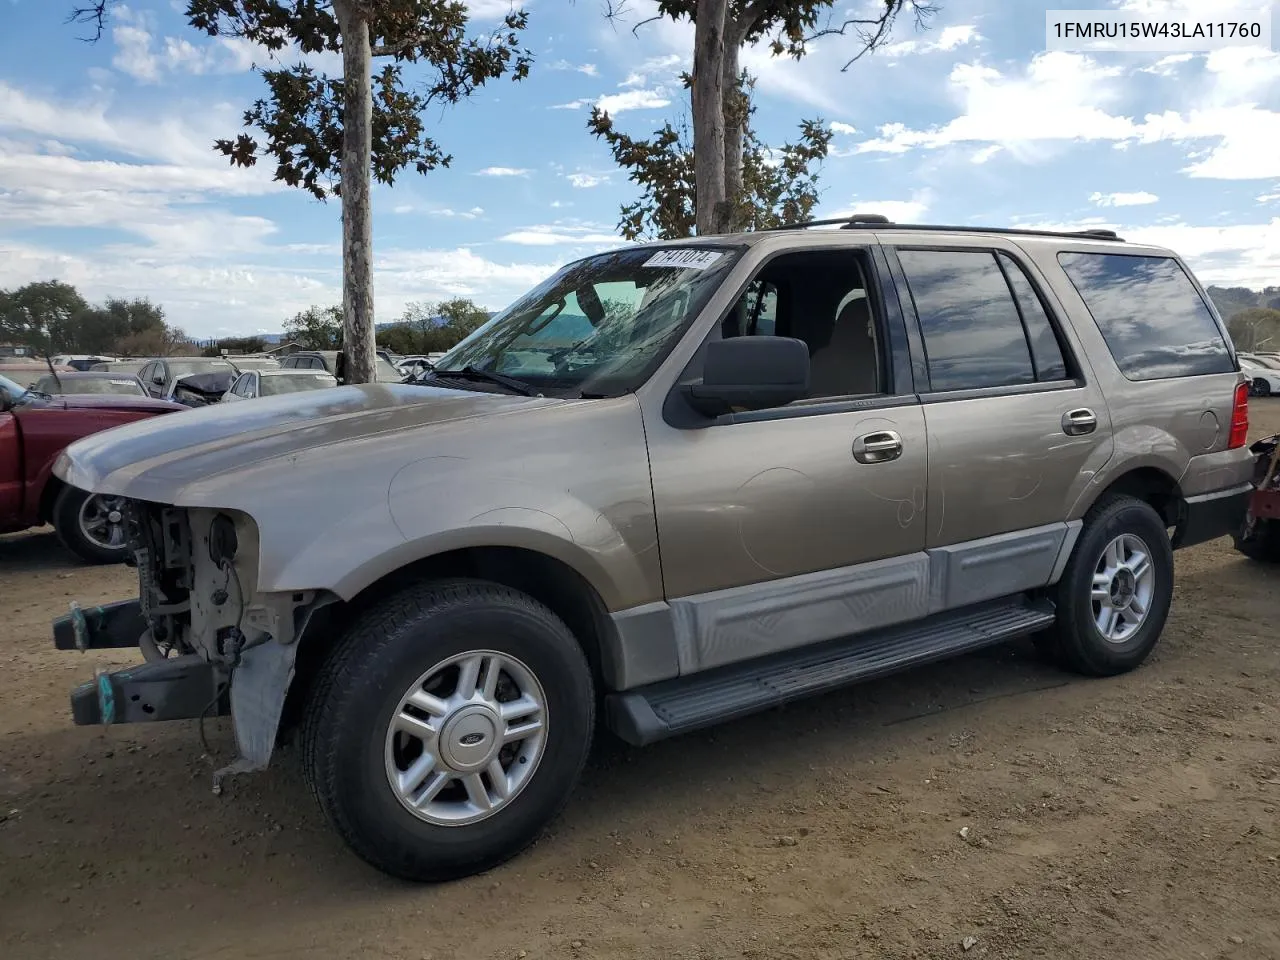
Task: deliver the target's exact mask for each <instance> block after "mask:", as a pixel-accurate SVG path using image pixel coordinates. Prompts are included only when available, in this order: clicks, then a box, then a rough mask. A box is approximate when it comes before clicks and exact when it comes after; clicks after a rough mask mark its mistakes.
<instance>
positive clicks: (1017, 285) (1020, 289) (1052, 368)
mask: <svg viewBox="0 0 1280 960" xmlns="http://www.w3.org/2000/svg"><path fill="white" fill-rule="evenodd" d="M996 259H998V260H999V261H1000V266H1002V267H1003V268H1004V275H1005V278H1006V279H1007V280H1008V281H1009V288H1010V289H1011V290H1012V291H1013V299H1014V301H1015V302H1016V303H1017V304H1018V312H1019V313H1021V314H1022V325H1023V326H1024V327H1026V330H1027V340H1028V342H1029V343H1030V344H1031V359H1032V360H1033V361H1035V365H1036V379H1037V380H1065V379H1066V378H1067V364H1066V361H1065V360H1064V359H1063V354H1062V344H1060V343H1059V342H1058V335H1057V333H1056V332H1055V331H1054V329H1053V323H1052V321H1050V319H1049V314H1048V312H1047V311H1046V310H1045V308H1044V303H1043V301H1041V299H1040V295H1039V294H1038V293H1036V288H1035V287H1034V286H1032V284H1031V278H1030V277H1028V276H1027V274H1026V271H1025V270H1023V269H1022V265H1021V264H1020V263H1018V262H1017V261H1016V260H1014V259H1013V257H1011V256H1009V255H1008V254H1005V253H998V254H996Z"/></svg>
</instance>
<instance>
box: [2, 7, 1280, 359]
mask: <svg viewBox="0 0 1280 960" xmlns="http://www.w3.org/2000/svg"><path fill="white" fill-rule="evenodd" d="M863 2H870V0H851V3H850V6H856V5H857V4H858V3H863ZM1277 2H1278V0H1270V2H1269V3H1268V4H1267V6H1268V8H1269V9H1272V10H1274V7H1275V6H1276V4H1277ZM937 4H938V6H939V7H940V13H939V15H938V16H937V17H936V18H935V19H934V21H933V23H932V25H931V27H930V29H929V30H927V31H925V32H916V31H915V30H914V29H913V27H912V25H911V23H910V22H908V21H906V20H904V21H903V23H901V24H900V25H899V27H898V28H897V31H896V34H895V36H894V38H893V40H894V42H893V44H892V45H891V46H889V47H887V48H885V49H883V50H881V51H880V52H879V53H877V54H876V55H875V56H873V57H871V58H868V59H864V60H862V61H860V62H859V63H857V64H855V65H854V66H853V67H852V68H851V69H850V70H848V71H847V72H841V70H840V66H841V64H842V63H843V62H844V60H846V59H847V50H848V45H849V41H844V40H842V39H841V38H833V39H830V40H826V41H823V43H821V44H819V45H818V46H817V47H816V48H815V50H814V52H813V53H812V54H811V55H810V56H809V57H807V58H805V59H804V60H802V61H799V62H796V61H792V60H787V59H774V58H772V57H770V56H769V55H768V53H767V51H764V50H752V51H747V53H746V54H745V56H744V64H745V65H746V66H747V67H748V68H749V69H751V70H752V72H753V73H755V74H756V75H757V77H758V84H757V103H758V107H759V110H758V114H757V126H758V127H759V129H760V132H761V134H762V135H763V136H764V138H765V139H766V140H767V141H768V142H770V143H777V144H781V143H782V142H784V141H785V140H786V139H788V138H789V137H790V136H791V135H792V134H793V132H794V130H795V127H796V124H797V123H798V122H799V121H800V120H801V119H805V118H815V117H820V118H822V119H824V120H825V121H827V122H828V123H832V124H833V125H834V127H835V130H836V131H837V132H836V136H835V138H834V141H833V148H834V150H833V154H834V155H833V156H832V157H830V158H829V159H828V161H827V162H826V164H825V166H824V168H823V172H822V182H821V189H822V201H821V204H820V206H819V209H818V214H819V215H827V216H830V215H837V214H840V213H844V212H849V211H853V210H855V209H856V210H861V211H866V212H879V213H885V214H888V215H889V216H891V217H893V218H895V219H899V220H904V221H907V220H917V221H920V220H924V221H928V222H941V223H961V224H963V223H984V224H1027V225H1030V224H1034V225H1063V226H1066V225H1076V226H1078V225H1109V226H1113V227H1116V228H1118V229H1120V230H1122V231H1123V232H1124V234H1125V235H1126V236H1128V237H1132V238H1135V239H1141V240H1144V241H1152V242H1158V243H1163V244H1167V245H1169V246H1172V247H1174V248H1175V249H1177V250H1179V251H1180V252H1182V253H1183V254H1184V255H1185V256H1186V257H1187V258H1188V259H1189V260H1190V261H1191V263H1192V265H1193V266H1194V267H1195V269H1196V270H1197V272H1198V273H1199V274H1200V276H1201V278H1202V279H1203V280H1204V281H1205V282H1206V283H1224V284H1240V285H1247V286H1255V287H1257V286H1262V285H1267V284H1272V285H1280V55H1277V54H1275V53H1273V52H1271V51H1268V50H1262V49H1255V50H1249V49H1235V50H1224V51H1217V52H1214V53H1211V54H1207V55H1206V54H1198V55H1186V54H1183V55H1168V54H1164V55H1161V54H1147V55H1143V54H1096V55H1083V54H1071V53H1047V52H1045V49H1044V48H1045V36H1044V22H1045V20H1044V11H1045V10H1046V9H1050V8H1061V7H1064V6H1070V7H1077V8H1084V7H1096V8H1112V7H1127V8H1132V9H1139V10H1151V11H1159V10H1162V9H1164V8H1167V7H1172V6H1173V4H1169V3H1166V2H1165V0H1074V2H1073V3H1071V4H1066V3H1063V2H1061V0H1058V2H1052V0H1050V2H1045V0H1016V2H1015V0H937ZM1259 5H1260V0H1253V2H1252V3H1242V4H1232V6H1253V7H1257V6H1259ZM71 6H73V3H72V0H0V287H12V286H16V285H19V284H22V283H25V282H28V281H31V280H41V279H49V278H58V279H62V280H65V281H67V282H70V283H74V284H75V285H76V286H78V287H79V288H80V289H81V291H82V292H84V293H85V294H86V295H87V296H88V297H90V298H91V299H99V298H102V297H105V296H115V295H124V296H150V297H151V298H153V299H155V300H158V301H159V302H161V303H163V304H164V305H165V307H166V309H167V311H168V314H169V316H170V318H171V320H172V321H173V322H175V323H177V324H178V325H180V326H182V327H183V328H184V329H186V330H187V332H188V333H190V334H192V335H196V336H200V337H209V336H217V335H227V334H234V333H246V332H252V331H275V330H278V329H280V327H281V323H282V321H283V320H284V319H285V318H286V317H288V316H290V315H291V314H293V313H294V312H296V311H298V310H300V309H303V308H305V307H306V306H308V305H309V304H312V303H320V304H325V303H333V302H337V301H338V300H339V299H340V275H341V271H340V259H339V250H338V245H337V244H338V241H339V236H340V211H339V208H338V205H337V203H336V202H330V203H327V204H322V203H319V202H317V201H315V200H313V199H311V198H310V197H309V196H307V195H305V194H303V193H302V192H300V191H297V190H291V189H289V188H286V187H283V186H281V185H279V184H275V183H273V182H272V181H271V180H270V171H269V169H262V168H261V167H260V168H255V169H254V170H252V171H244V170H238V169H231V168H229V167H228V166H227V164H226V161H225V160H223V159H222V158H221V157H219V156H217V155H215V154H214V153H213V150H212V146H211V145H212V141H213V140H214V138H215V137H226V136H232V135H234V134H235V133H237V132H238V131H239V129H240V115H241V113H242V111H243V110H244V108H245V107H246V106H247V105H248V104H249V103H250V102H251V101H252V100H253V99H254V98H255V97H257V96H258V95H260V93H261V90H262V82H261V79H260V78H259V77H258V76H256V75H255V74H254V73H253V72H252V67H253V65H254V63H255V62H257V63H264V62H267V61H266V58H265V55H264V54H263V53H262V52H261V51H258V50H255V49H253V48H252V47H250V46H249V45H247V44H245V43H243V42H240V41H236V40H233V39H219V40H209V39H207V38H205V37H203V36H201V35H199V34H197V33H196V32H195V31H193V30H192V29H191V28H189V27H188V26H187V25H186V23H185V21H184V19H183V17H182V16H181V12H180V11H181V9H182V7H183V4H181V3H178V2H168V0H136V2H133V3H130V4H128V5H127V6H124V7H122V8H117V10H116V15H115V18H114V20H113V22H112V26H111V29H110V31H109V32H108V34H107V35H106V36H104V37H103V39H102V41H101V42H100V43H98V44H96V45H90V44H86V43H83V42H81V40H79V39H78V37H79V36H80V35H81V34H82V31H81V30H79V29H78V28H76V27H72V26H68V25H66V23H65V22H64V20H65V16H66V13H67V10H68V9H69V8H70V7H71ZM1178 6H1180V7H1183V8H1186V7H1191V8H1192V9H1193V10H1194V9H1199V10H1200V11H1202V12H1206V13H1208V12H1213V11H1215V10H1217V9H1218V8H1219V7H1220V6H1221V3H1219V2H1217V0H1182V2H1181V3H1179V4H1178ZM470 7H471V9H472V12H473V16H474V18H475V20H476V25H477V27H478V28H481V27H484V26H485V25H486V24H492V23H493V22H494V19H495V18H496V17H499V16H501V15H502V14H503V13H505V12H506V10H507V9H508V4H507V2H506V0H474V2H473V3H471V4H470ZM525 9H527V10H528V12H529V16H530V29H529V31H528V35H527V42H528V45H529V46H530V47H531V48H532V49H533V51H534V53H535V55H536V57H537V62H536V63H535V64H534V68H533V70H532V73H531V75H530V77H529V78H528V79H527V80H526V81H524V82H522V83H518V84H516V83H511V82H509V81H499V82H497V83H495V84H493V85H491V86H490V87H487V88H485V89H484V90H483V91H481V92H480V94H479V95H478V96H477V97H476V98H475V99H474V100H473V101H471V102H468V103H464V104H462V105H459V106H457V107H453V108H449V109H447V110H440V111H434V112H432V113H431V114H430V115H429V116H428V122H429V125H430V127H431V129H432V131H433V133H434V135H435V136H436V137H437V139H438V140H439V142H440V143H441V145H442V146H443V147H444V148H445V149H446V150H447V151H448V152H450V153H452V155H453V158H454V161H453V166H452V168H450V169H447V170H438V171H435V172H433V173H431V174H429V175H427V176H425V177H423V176H418V175H417V174H412V173H405V174H403V175H402V176H401V178H400V179H399V180H398V182H397V183H396V185H395V186H394V187H392V188H385V187H379V188H378V189H377V190H376V191H375V194H374V247H375V259H376V270H377V277H376V297H377V313H378V317H379V320H389V319H393V318H394V317H395V316H396V315H398V314H399V312H400V311H401V310H402V309H403V306H404V304H405V303H406V302H407V301H411V300H433V299H438V298H441V297H446V296H451V295H463V296H469V297H472V298H473V299H475V300H476V301H477V302H479V303H481V304H482V305H484V306H487V307H491V308H498V307H501V306H504V305H505V304H506V303H508V302H510V301H511V300H513V299H514V298H515V297H516V295H518V294H519V293H520V292H521V291H522V290H523V289H525V288H527V287H529V286H531V285H533V284H534V283H536V282H538V281H539V280H541V279H542V278H543V277H545V276H546V275H547V274H548V273H550V272H551V271H552V270H553V269H554V268H555V267H556V266H558V265H559V264H561V263H563V262H565V261H566V260H569V259H572V258H574V257H577V256H581V255H583V254H585V253H589V252H592V251H594V250H599V249H602V248H604V247H608V246H611V245H614V244H616V243H617V241H616V240H615V239H614V232H615V224H616V222H617V218H618V207H619V205H620V204H621V203H625V202H627V201H629V200H632V199H634V197H635V191H634V189H633V187H632V185H631V184H630V183H628V182H627V180H626V179H625V176H624V175H622V174H620V173H619V171H618V170H617V169H616V168H615V167H614V166H613V164H612V162H611V160H610V157H609V154H608V152H607V149H606V147H605V146H604V145H603V144H602V143H600V142H598V141H596V140H595V139H594V138H593V137H592V136H591V135H590V134H589V133H588V132H587V130H586V120H587V115H588V113H589V110H590V106H591V104H593V103H599V104H601V105H602V106H604V107H605V108H606V109H608V110H610V112H611V113H612V114H613V115H614V117H615V120H616V122H617V124H618V125H619V126H620V127H621V128H622V129H624V130H626V131H627V132H630V133H633V134H645V133H648V132H650V131H652V130H654V129H656V128H657V127H659V126H660V125H661V124H662V123H663V121H665V120H666V119H668V118H671V119H678V118H679V117H680V116H681V115H682V114H683V113H684V112H686V110H687V106H686V98H685V96H684V91H683V90H682V89H681V88H680V86H679V81H678V79H677V76H678V74H679V72H680V71H681V70H682V69H684V68H685V66H686V62H687V57H688V55H689V52H690V50H691V49H692V29H691V28H690V27H689V26H688V25H687V24H673V23H671V22H667V21H664V22H657V23H650V24H648V25H645V26H642V27H640V28H639V29H638V30H637V31H636V33H635V34H633V33H632V31H631V30H630V29H629V26H628V25H627V24H623V25H615V24H611V23H610V22H609V21H607V20H606V19H605V17H604V15H603V3H602V0H575V2H572V3H565V2H560V0H555V2H553V0H531V2H529V3H527V4H525ZM629 9H630V13H629V18H630V22H635V21H639V20H643V19H645V18H646V17H647V16H648V15H649V14H650V13H651V11H652V0H630V2H629ZM837 9H838V10H843V9H844V8H843V7H842V6H838V7H837ZM315 62H316V63H317V64H318V65H320V66H326V67H329V68H334V67H336V66H337V63H336V62H335V60H334V59H333V58H324V57H321V58H315Z"/></svg>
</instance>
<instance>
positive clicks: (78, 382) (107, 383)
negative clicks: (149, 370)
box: [35, 377, 146, 397]
mask: <svg viewBox="0 0 1280 960" xmlns="http://www.w3.org/2000/svg"><path fill="white" fill-rule="evenodd" d="M35 389H36V391H37V392H39V393H53V394H63V395H66V394H69V393H115V394H132V395H133V396H135V397H136V396H145V395H146V391H145V390H143V389H142V385H141V384H140V383H138V381H137V380H131V379H129V378H128V377H59V378H58V379H57V380H54V378H53V377H41V378H40V380H39V381H38V382H37V383H36V386H35Z"/></svg>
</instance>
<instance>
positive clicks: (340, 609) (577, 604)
mask: <svg viewBox="0 0 1280 960" xmlns="http://www.w3.org/2000/svg"><path fill="white" fill-rule="evenodd" d="M458 577H465V578H472V579H476V580H484V581H488V582H490V583H498V584H501V585H503V586H506V587H510V588H511V589H513V590H519V591H520V592H522V593H525V594H527V595H529V596H530V597H532V598H533V599H535V600H537V601H538V602H539V603H541V604H543V605H544V606H546V607H547V608H548V609H549V610H551V612H552V613H554V614H555V615H556V616H558V617H559V618H560V619H561V620H563V621H564V623H565V626H567V627H568V628H569V631H570V633H572V634H573V636H574V638H575V639H576V640H577V641H578V645H579V646H580V647H581V648H582V651H583V653H584V654H585V655H586V658H587V662H588V664H590V667H591V672H592V675H593V676H594V678H595V680H596V683H597V688H598V689H600V690H601V691H603V689H604V685H603V679H604V677H605V676H607V675H608V667H607V664H606V663H605V662H604V658H605V657H607V656H608V651H609V649H610V648H611V644H610V643H609V642H608V637H609V634H610V632H611V631H612V630H613V629H614V627H613V621H612V620H611V619H610V618H609V615H608V609H607V607H606V606H605V603H604V601H603V600H602V599H601V597H600V594H599V592H598V591H597V590H596V588H595V587H594V586H593V585H592V584H591V582H590V581H589V580H588V579H587V578H586V577H585V576H583V575H582V574H581V573H580V572H579V571H578V570H576V569H574V568H573V567H572V566H571V565H569V564H568V563H566V562H565V561H563V560H560V559H558V558H556V557H553V556H551V555H550V554H547V553H542V552H540V551H537V550H533V549H529V548H526V547H509V546H473V547H461V548H457V549H453V550H447V551H444V552H441V553H437V554H433V555H431V556H427V557H422V558H420V559H418V560H415V561H413V562H412V563H409V564H406V565H405V566H403V567H400V568H399V569H397V570H393V571H392V572H390V573H388V574H385V575H384V576H382V577H380V578H378V579H377V580H375V581H373V582H372V583H369V584H368V585H366V586H365V587H363V588H362V589H361V590H360V591H359V592H358V593H356V594H355V595H353V596H352V597H351V598H350V599H349V600H339V601H337V602H334V603H331V604H329V605H327V606H324V607H322V608H320V609H318V610H317V611H316V613H315V614H314V616H312V617H311V619H310V620H309V621H308V623H307V627H306V629H305V630H304V632H303V634H302V635H301V636H300V637H299V638H298V641H297V642H298V644H299V646H298V653H297V659H296V662H295V665H294V680H293V682H292V683H291V684H290V686H289V692H288V694H287V696H286V700H285V710H284V716H283V718H282V721H281V729H282V731H284V730H288V729H292V728H293V727H295V726H296V724H297V722H298V720H299V719H300V718H301V716H302V712H303V708H304V706H305V704H306V702H307V700H308V698H309V697H310V694H311V690H312V688H313V683H314V681H315V679H316V677H317V675H318V674H319V672H320V668H321V667H322V666H323V664H324V661H325V659H326V657H327V656H328V653H329V651H330V650H331V649H332V646H333V641H334V640H335V639H336V638H337V637H338V636H339V635H340V634H341V633H342V631H343V630H344V629H345V628H346V626H347V625H348V624H349V623H351V622H352V621H353V620H354V619H356V618H357V617H359V616H360V614H361V613H363V612H364V611H366V610H368V609H369V608H370V607H372V606H374V605H375V604H377V603H378V602H379V601H380V600H382V599H384V598H386V597H388V596H391V595H392V594H394V593H395V592H397V591H398V590H401V589H403V588H404V587H406V586H408V585H410V584H414V583H421V582H423V581H429V580H444V579H453V578H458ZM317 641H319V642H317Z"/></svg>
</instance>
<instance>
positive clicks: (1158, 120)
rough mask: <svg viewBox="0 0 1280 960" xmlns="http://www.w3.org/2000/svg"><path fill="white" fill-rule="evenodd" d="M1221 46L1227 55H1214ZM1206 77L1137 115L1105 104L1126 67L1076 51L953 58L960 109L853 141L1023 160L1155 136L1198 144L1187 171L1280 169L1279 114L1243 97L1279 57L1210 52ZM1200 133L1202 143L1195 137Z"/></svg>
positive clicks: (1255, 174) (1240, 174)
mask: <svg viewBox="0 0 1280 960" xmlns="http://www.w3.org/2000/svg"><path fill="white" fill-rule="evenodd" d="M1218 54H1223V56H1218ZM1206 71H1207V73H1208V80H1209V82H1208V83H1207V84H1204V85H1200V86H1197V87H1196V90H1197V92H1198V93H1199V97H1198V99H1196V100H1192V101H1188V100H1185V99H1184V101H1183V103H1184V108H1183V110H1182V111H1174V110H1168V111H1165V112H1164V113H1161V114H1148V115H1147V116H1145V117H1143V118H1142V119H1141V120H1137V119H1134V118H1133V117H1129V116H1124V115H1119V114H1114V113H1112V112H1110V110H1109V108H1110V107H1111V106H1112V105H1113V104H1115V103H1117V102H1118V101H1119V100H1120V99H1121V97H1122V96H1123V94H1124V91H1125V86H1124V79H1123V77H1124V71H1123V68H1121V67H1118V66H1113V65H1105V66H1104V65H1102V64H1100V63H1099V62H1098V61H1096V60H1095V59H1093V58H1090V57H1087V56H1084V55H1082V54H1075V53H1063V52H1051V53H1044V54H1040V55H1038V56H1036V57H1035V58H1034V59H1032V61H1031V63H1030V64H1028V65H1027V67H1026V68H1025V70H1024V71H1023V72H1022V73H1021V74H1020V75H1017V74H1015V75H1012V76H1010V75H1005V74H1002V73H1001V72H1000V71H998V70H996V69H994V68H992V67H989V66H983V65H980V64H972V63H968V64H958V65H957V66H956V67H954V68H953V69H952V71H951V75H950V77H949V78H948V82H949V85H950V88H951V92H952V94H953V96H954V97H955V98H956V99H957V100H958V101H959V102H960V104H961V109H962V112H961V113H960V114H959V115H958V116H956V117H955V118H954V119H952V120H950V121H948V122H946V123H944V124H941V125H939V126H935V127H930V128H924V129H913V128H911V127H908V126H907V125H906V124H903V123H889V124H885V125H883V126H881V127H880V128H879V130H878V134H879V135H878V136H876V137H874V138H871V139H869V140H865V141H863V142H862V143H860V144H858V146H857V151H858V152H860V153H891V154H892V153H906V152H908V151H910V150H914V149H937V148H940V147H948V146H953V145H956V144H964V143H974V144H996V145H1000V146H1003V147H1005V148H1006V149H1008V150H1009V151H1010V152H1012V153H1014V155H1015V156H1018V157H1019V158H1021V159H1031V158H1036V157H1037V156H1038V154H1037V151H1036V150H1035V149H1034V146H1035V145H1037V144H1041V145H1043V144H1048V143H1053V142H1064V141H1111V142H1113V143H1115V144H1116V145H1117V146H1118V147H1122V148H1124V147H1128V146H1130V145H1133V144H1153V143H1159V142H1173V143H1185V144H1189V145H1193V144H1194V145H1196V146H1199V147H1200V148H1201V149H1203V150H1204V153H1203V154H1202V155H1199V156H1197V155H1194V154H1193V155H1192V156H1191V157H1190V158H1189V159H1190V160H1191V161H1192V162H1191V163H1189V164H1188V165H1187V166H1186V167H1185V168H1184V172H1185V173H1187V174H1189V175H1190V176H1193V177H1207V178H1214V179H1229V180H1246V179H1259V178H1267V177H1273V176H1280V153H1278V152H1277V151H1275V150H1273V149H1270V147H1269V145H1270V144H1274V143H1280V113H1276V112H1274V111H1271V110H1267V109H1263V108H1262V107H1259V106H1257V105H1256V104H1255V103H1253V102H1241V98H1247V97H1252V96H1253V95H1254V94H1256V93H1258V92H1259V91H1260V90H1262V89H1268V88H1270V87H1274V84H1275V81H1276V80H1277V79H1280V56H1278V55H1273V54H1269V53H1265V52H1262V53H1260V52H1257V51H1250V50H1229V51H1215V52H1214V53H1213V54H1210V55H1209V59H1208V60H1207V62H1206ZM1196 142H1198V143H1196Z"/></svg>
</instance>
